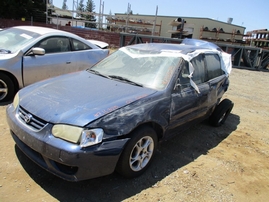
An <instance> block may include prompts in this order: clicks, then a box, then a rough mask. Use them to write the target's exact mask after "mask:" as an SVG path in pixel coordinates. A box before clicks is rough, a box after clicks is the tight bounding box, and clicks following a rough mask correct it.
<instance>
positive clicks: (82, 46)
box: [71, 39, 92, 51]
mask: <svg viewBox="0 0 269 202" xmlns="http://www.w3.org/2000/svg"><path fill="white" fill-rule="evenodd" d="M71 41H72V46H73V49H74V51H81V50H89V49H92V48H91V47H90V46H88V45H87V44H85V43H83V42H81V41H79V40H76V39H72V40H71Z"/></svg>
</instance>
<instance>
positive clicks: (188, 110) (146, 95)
mask: <svg viewBox="0 0 269 202" xmlns="http://www.w3.org/2000/svg"><path fill="white" fill-rule="evenodd" d="M194 42H195V41H194ZM194 42H193V41H188V40H187V41H183V43H182V44H180V45H178V44H157V43H156V44H155V43H152V44H138V45H133V46H127V47H123V48H120V49H119V50H117V51H116V52H114V53H113V54H111V55H109V56H108V57H106V58H105V59H103V60H102V61H100V62H99V63H97V64H96V65H94V66H93V67H91V68H89V69H87V70H85V71H80V72H77V73H72V74H67V75H62V76H59V77H56V78H52V79H49V80H45V81H41V82H37V83H35V84H33V85H30V86H28V87H26V88H23V89H22V90H20V91H19V92H18V93H17V94H16V96H15V98H14V101H13V103H12V104H10V105H9V106H8V107H7V121H8V124H9V127H10V130H11V134H12V137H13V138H14V140H15V142H16V144H17V145H18V147H19V148H20V149H21V150H22V151H23V152H24V153H25V154H26V155H27V156H28V157H29V158H30V159H32V160H33V161H34V162H35V163H37V164H38V165H39V166H41V167H42V168H44V169H46V170H47V171H49V172H51V173H53V174H55V175H57V176H59V177H61V178H63V179H66V180H71V181H79V180H85V179H90V178H95V177H99V176H104V175H108V174H111V173H113V172H114V171H117V172H118V173H120V174H121V175H123V176H124V177H128V178H130V177H136V176H139V175H141V174H142V173H143V172H144V171H145V170H146V169H147V168H148V167H149V165H150V163H151V162H152V159H153V157H154V154H155V151H156V148H157V146H158V143H159V142H160V141H162V140H165V139H167V138H170V137H172V136H173V135H176V134H179V132H180V131H182V130H185V129H186V128H188V127H189V126H191V125H192V124H194V123H197V122H200V121H202V120H205V119H209V121H210V123H211V124H212V125H213V126H220V125H222V124H224V122H225V120H226V119H227V117H228V115H229V114H230V112H231V110H232V108H233V103H232V101H230V100H229V99H223V100H222V96H223V94H224V93H225V92H226V91H227V90H228V86H229V73H230V71H231V56H230V55H229V54H227V53H225V52H223V51H221V50H220V49H219V48H216V47H215V46H213V45H212V46H211V44H207V43H206V44H204V43H203V42H199V41H198V42H195V43H196V44H194V45H190V44H192V43H194ZM70 84H72V85H70Z"/></svg>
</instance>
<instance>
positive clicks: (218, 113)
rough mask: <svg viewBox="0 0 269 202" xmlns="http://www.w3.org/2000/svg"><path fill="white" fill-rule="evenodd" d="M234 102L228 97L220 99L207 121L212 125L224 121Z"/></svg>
mask: <svg viewBox="0 0 269 202" xmlns="http://www.w3.org/2000/svg"><path fill="white" fill-rule="evenodd" d="M233 106H234V103H233V102H232V101H231V100H229V99H224V100H222V101H221V102H220V103H219V104H218V105H217V106H216V108H215V110H214V111H213V113H212V115H211V116H210V117H209V121H210V123H211V125H213V126H216V127H218V126H221V125H222V124H224V122H225V121H226V119H227V117H228V116H229V114H230V112H231V111H232V109H233Z"/></svg>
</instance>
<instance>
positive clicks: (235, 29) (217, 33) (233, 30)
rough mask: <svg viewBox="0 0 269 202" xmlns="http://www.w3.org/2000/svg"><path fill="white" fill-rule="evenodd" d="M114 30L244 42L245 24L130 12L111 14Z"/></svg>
mask: <svg viewBox="0 0 269 202" xmlns="http://www.w3.org/2000/svg"><path fill="white" fill-rule="evenodd" d="M107 25H108V28H109V29H110V30H111V31H118V32H129V33H138V34H147V35H155V36H161V37H168V38H180V39H181V38H195V39H204V40H209V41H215V42H216V41H218V42H225V43H244V42H243V37H244V32H245V27H242V26H238V25H234V24H232V18H229V19H228V21H227V22H221V21H218V20H214V19H210V18H198V17H182V16H159V15H158V16H154V15H138V14H137V15H127V14H120V13H116V14H115V15H114V16H111V17H110V16H108V17H107Z"/></svg>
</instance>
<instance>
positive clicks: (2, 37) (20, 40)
mask: <svg viewBox="0 0 269 202" xmlns="http://www.w3.org/2000/svg"><path fill="white" fill-rule="evenodd" d="M39 36H40V35H39V34H37V33H35V32H30V31H26V30H22V29H18V28H10V29H6V30H3V31H1V32H0V53H14V52H17V51H18V50H21V49H22V47H23V46H24V45H26V44H28V43H30V42H31V41H33V40H34V39H36V38H37V37H39Z"/></svg>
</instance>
